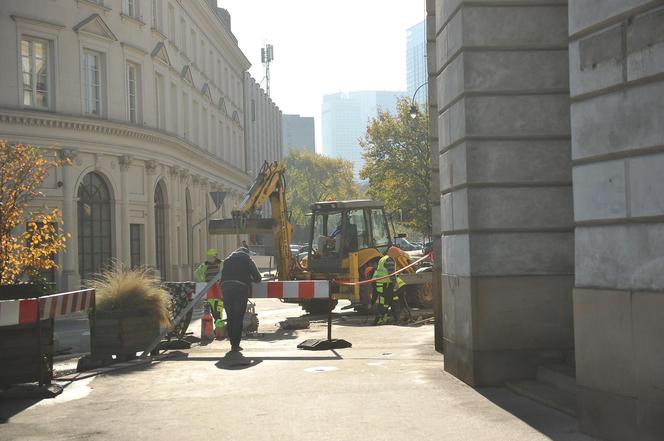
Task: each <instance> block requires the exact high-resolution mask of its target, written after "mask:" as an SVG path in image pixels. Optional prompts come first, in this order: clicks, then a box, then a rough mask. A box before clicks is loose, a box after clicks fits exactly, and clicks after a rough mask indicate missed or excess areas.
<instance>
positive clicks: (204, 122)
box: [201, 107, 209, 150]
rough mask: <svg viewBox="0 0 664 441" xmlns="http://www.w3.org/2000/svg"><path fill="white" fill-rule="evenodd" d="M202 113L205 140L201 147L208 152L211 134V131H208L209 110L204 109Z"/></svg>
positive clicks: (203, 139)
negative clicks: (209, 134)
mask: <svg viewBox="0 0 664 441" xmlns="http://www.w3.org/2000/svg"><path fill="white" fill-rule="evenodd" d="M201 113H202V115H201V120H202V121H203V124H202V126H203V127H202V128H203V138H202V141H201V144H202V146H201V147H203V148H204V149H206V150H208V149H209V147H208V133H209V129H208V114H207V109H206V108H205V107H203V108H202V109H201Z"/></svg>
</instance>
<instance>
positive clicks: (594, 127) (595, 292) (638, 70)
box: [569, 0, 664, 440]
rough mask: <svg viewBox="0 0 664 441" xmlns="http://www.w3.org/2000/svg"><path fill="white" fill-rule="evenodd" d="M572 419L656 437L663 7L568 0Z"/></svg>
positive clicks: (662, 328) (663, 201)
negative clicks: (575, 389)
mask: <svg viewBox="0 0 664 441" xmlns="http://www.w3.org/2000/svg"><path fill="white" fill-rule="evenodd" d="M569 34H570V49H569V50H570V73H571V75H570V79H571V80H570V81H571V84H570V89H571V91H570V93H571V100H572V104H571V118H572V120H571V121H572V156H573V164H574V172H573V176H574V217H575V221H576V237H575V244H576V288H575V291H574V325H575V329H576V333H575V341H576V362H577V382H578V385H579V397H578V403H579V418H580V422H581V427H582V429H583V430H584V431H586V432H589V433H591V434H593V435H595V436H598V437H601V438H604V439H609V440H625V439H634V440H636V439H638V440H655V439H657V440H661V439H664V422H663V419H662V416H663V415H664V6H663V2H661V1H646V0H629V1H627V0H572V1H570V26H569Z"/></svg>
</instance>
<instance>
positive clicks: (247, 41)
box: [217, 0, 425, 152]
mask: <svg viewBox="0 0 664 441" xmlns="http://www.w3.org/2000/svg"><path fill="white" fill-rule="evenodd" d="M217 3H218V5H219V6H220V7H222V8H226V9H228V11H229V12H230V14H231V28H232V31H233V33H234V34H235V36H236V37H237V39H238V44H239V45H240V49H242V51H243V52H244V54H245V56H246V57H247V58H248V59H249V61H250V62H251V64H252V67H251V69H250V73H251V75H252V76H253V77H254V78H255V79H256V80H257V81H259V82H260V81H261V80H262V79H263V77H264V68H263V65H262V63H261V47H263V46H264V45H265V44H266V43H269V44H272V45H273V46H274V62H273V63H272V64H271V66H270V72H271V74H270V78H271V81H270V89H271V94H270V96H271V98H272V99H273V100H274V102H275V103H276V104H277V105H278V106H279V108H280V109H281V110H282V111H283V113H287V114H299V115H301V116H313V117H314V118H315V119H316V149H317V151H318V152H320V151H321V127H320V121H321V117H320V113H321V105H322V103H323V95H325V94H328V93H335V92H342V91H343V92H347V91H352V90H404V91H405V90H406V30H407V29H408V28H409V27H411V26H413V25H415V24H417V23H419V22H420V21H422V20H424V18H425V1H424V0H217ZM262 86H263V88H264V87H265V83H263V84H262Z"/></svg>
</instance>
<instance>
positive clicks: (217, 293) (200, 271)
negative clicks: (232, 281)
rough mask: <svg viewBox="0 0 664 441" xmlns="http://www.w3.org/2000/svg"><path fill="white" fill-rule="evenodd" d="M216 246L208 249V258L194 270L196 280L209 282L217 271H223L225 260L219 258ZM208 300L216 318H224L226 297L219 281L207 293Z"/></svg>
mask: <svg viewBox="0 0 664 441" xmlns="http://www.w3.org/2000/svg"><path fill="white" fill-rule="evenodd" d="M217 254H218V253H217V250H216V249H215V248H210V249H209V250H208V251H207V259H206V261H205V262H203V263H201V264H200V265H199V266H198V268H196V271H195V272H194V280H196V281H197V282H209V281H210V280H212V278H213V277H214V276H216V275H217V273H219V272H221V270H222V268H223V262H222V261H221V259H219V257H218V255H217ZM207 302H208V303H209V304H210V311H211V313H212V316H213V317H214V320H215V321H217V320H219V319H221V318H223V313H224V299H223V298H222V295H221V287H220V285H219V282H217V283H215V284H214V285H212V287H211V288H210V289H209V290H208V293H207Z"/></svg>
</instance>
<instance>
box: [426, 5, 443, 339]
mask: <svg viewBox="0 0 664 441" xmlns="http://www.w3.org/2000/svg"><path fill="white" fill-rule="evenodd" d="M426 28H427V30H426V33H427V70H428V72H429V75H428V78H427V82H428V83H429V84H428V88H427V90H428V98H427V100H428V103H429V108H428V109H427V110H428V112H429V145H430V147H431V195H430V196H429V197H430V200H431V216H432V219H431V241H432V251H433V255H434V261H433V280H432V284H431V291H432V294H433V308H434V316H435V322H434V346H435V349H436V351H438V352H443V346H444V345H443V318H444V317H443V291H442V259H441V236H442V228H441V224H440V170H439V168H438V166H439V164H438V161H439V157H438V156H439V155H438V96H437V90H438V88H437V87H436V84H437V83H436V76H437V75H436V1H435V0H427V22H426Z"/></svg>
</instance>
